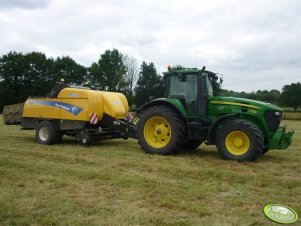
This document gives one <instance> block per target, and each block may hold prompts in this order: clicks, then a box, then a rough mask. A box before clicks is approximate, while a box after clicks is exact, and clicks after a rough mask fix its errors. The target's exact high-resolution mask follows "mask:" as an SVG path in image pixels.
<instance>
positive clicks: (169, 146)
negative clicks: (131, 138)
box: [137, 106, 186, 155]
mask: <svg viewBox="0 0 301 226" xmlns="http://www.w3.org/2000/svg"><path fill="white" fill-rule="evenodd" d="M156 117H159V118H163V119H164V120H166V122H167V123H162V126H163V129H162V131H163V132H160V133H158V132H159V131H160V128H159V129H158V130H156V131H155V127H154V131H152V130H147V129H148V128H151V126H149V124H148V123H149V122H150V121H149V120H153V119H154V118H156ZM156 126H158V127H160V126H161V124H159V122H158V125H156ZM144 129H146V131H150V132H147V133H148V134H152V135H153V136H147V135H145V133H144ZM168 131H170V132H168ZM137 133H138V134H137V135H138V144H139V145H140V146H141V148H142V149H143V150H144V151H145V152H146V153H149V154H159V155H168V154H173V153H175V152H176V151H177V150H180V149H181V148H182V146H183V143H184V138H185V134H186V130H185V124H184V121H183V119H182V118H181V116H179V114H178V113H176V112H175V111H174V110H172V109H170V108H169V107H166V106H153V107H150V108H148V109H146V110H145V111H143V112H142V113H141V114H140V115H139V122H138V125H137ZM161 133H162V136H164V134H166V138H164V139H163V138H162V137H160V136H161ZM145 136H146V137H145ZM155 136H158V137H156V138H155ZM150 137H151V138H150ZM161 138H162V141H163V143H165V144H161V145H165V146H162V147H154V146H152V145H151V144H150V141H149V140H150V139H153V140H156V141H155V142H157V141H158V143H160V142H161ZM165 139H166V140H165Z"/></svg>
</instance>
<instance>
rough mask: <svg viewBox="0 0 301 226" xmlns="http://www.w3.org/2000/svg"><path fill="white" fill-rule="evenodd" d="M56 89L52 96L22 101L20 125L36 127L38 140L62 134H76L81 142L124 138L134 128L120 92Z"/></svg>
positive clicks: (56, 138)
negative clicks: (129, 120)
mask: <svg viewBox="0 0 301 226" xmlns="http://www.w3.org/2000/svg"><path fill="white" fill-rule="evenodd" d="M56 89H57V87H56ZM59 89H60V90H56V91H57V93H58V94H57V95H55V96H53V95H52V96H51V97H50V98H29V99H27V100H26V102H25V104H24V109H23V115H22V122H21V126H22V128H23V129H35V130H36V138H37V140H38V141H39V142H40V143H42V144H52V143H55V142H58V141H60V140H61V138H62V136H63V135H64V134H66V135H71V136H75V137H77V139H78V140H80V141H82V142H83V143H87V142H89V141H91V140H100V139H110V138H120V137H123V138H127V137H128V136H129V131H133V128H134V127H133V126H132V125H130V124H129V122H128V120H127V114H128V102H127V99H126V97H125V96H124V95H123V94H121V93H117V92H105V91H97V90H91V89H87V88H71V87H68V86H67V87H66V85H64V86H59ZM130 127H131V128H132V129H131V128H130Z"/></svg>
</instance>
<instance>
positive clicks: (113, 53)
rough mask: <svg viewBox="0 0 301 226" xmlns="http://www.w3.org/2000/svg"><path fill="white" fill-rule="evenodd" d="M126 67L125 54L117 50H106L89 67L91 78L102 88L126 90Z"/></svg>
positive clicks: (94, 84) (95, 84)
mask: <svg viewBox="0 0 301 226" xmlns="http://www.w3.org/2000/svg"><path fill="white" fill-rule="evenodd" d="M125 74H126V67H125V65H124V62H123V55H122V54H121V53H120V52H119V51H118V50H117V49H113V50H106V51H105V53H104V54H102V55H101V56H100V59H99V60H98V62H97V63H93V64H92V65H91V67H90V68H89V80H90V81H91V83H92V85H93V86H95V87H96V88H98V89H100V90H107V91H119V92H123V91H126V88H127V81H126V78H125Z"/></svg>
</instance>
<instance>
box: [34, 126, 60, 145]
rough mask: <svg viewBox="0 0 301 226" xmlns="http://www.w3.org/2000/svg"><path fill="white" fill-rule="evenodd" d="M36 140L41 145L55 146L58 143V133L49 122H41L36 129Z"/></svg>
mask: <svg viewBox="0 0 301 226" xmlns="http://www.w3.org/2000/svg"><path fill="white" fill-rule="evenodd" d="M36 138H37V140H38V142H39V143H40V144H47V145H50V144H54V143H56V142H57V141H58V136H57V131H56V130H55V128H54V126H53V124H52V123H51V122H49V121H41V122H40V123H39V124H38V126H37V128H36Z"/></svg>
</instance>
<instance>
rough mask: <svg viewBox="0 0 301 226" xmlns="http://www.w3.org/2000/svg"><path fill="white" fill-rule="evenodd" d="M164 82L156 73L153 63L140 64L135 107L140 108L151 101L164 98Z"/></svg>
mask: <svg viewBox="0 0 301 226" xmlns="http://www.w3.org/2000/svg"><path fill="white" fill-rule="evenodd" d="M164 88H165V87H164V81H163V78H162V77H161V76H160V75H159V74H158V73H157V70H156V68H155V65H154V64H153V63H149V64H147V63H145V62H142V64H141V69H140V73H139V78H138V81H137V86H136V88H135V94H136V95H135V100H136V101H135V102H136V105H137V106H141V105H143V104H144V103H146V102H148V101H150V100H151V99H155V98H159V97H163V96H164V91H165V90H164Z"/></svg>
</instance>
